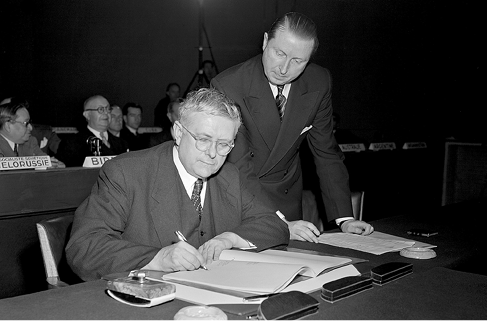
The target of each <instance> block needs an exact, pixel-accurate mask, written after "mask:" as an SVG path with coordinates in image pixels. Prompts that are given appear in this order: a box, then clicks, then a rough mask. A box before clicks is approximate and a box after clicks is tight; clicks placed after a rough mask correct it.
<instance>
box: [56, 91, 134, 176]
mask: <svg viewBox="0 0 487 321" xmlns="http://www.w3.org/2000/svg"><path fill="white" fill-rule="evenodd" d="M110 111H111V107H110V104H109V103H108V100H106V99H105V97H103V96H100V95H96V96H92V97H90V98H88V99H87V100H86V101H85V103H84V104H83V116H84V117H85V119H86V121H87V122H88V125H87V126H86V127H83V128H79V132H78V133H77V134H75V135H72V137H69V138H66V139H63V140H62V141H61V143H60V144H59V148H58V152H57V155H56V156H57V157H58V158H59V159H60V160H61V161H63V162H64V163H65V164H66V166H82V165H83V162H84V159H85V157H86V156H113V155H119V154H121V153H125V152H127V151H128V144H127V142H125V141H124V140H122V139H121V138H118V137H115V136H113V135H112V134H111V133H110V132H109V131H108V130H107V129H108V124H109V123H110Z"/></svg>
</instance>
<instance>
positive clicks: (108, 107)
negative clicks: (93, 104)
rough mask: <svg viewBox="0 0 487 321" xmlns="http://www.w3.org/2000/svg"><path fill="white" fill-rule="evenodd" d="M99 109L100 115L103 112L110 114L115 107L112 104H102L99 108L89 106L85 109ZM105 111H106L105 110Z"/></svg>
mask: <svg viewBox="0 0 487 321" xmlns="http://www.w3.org/2000/svg"><path fill="white" fill-rule="evenodd" d="M88 110H89V111H95V110H96V111H97V112H98V113H99V114H100V115H103V114H110V113H111V112H112V110H113V107H112V106H100V107H98V108H87V109H85V111H88ZM103 111H104V112H103Z"/></svg>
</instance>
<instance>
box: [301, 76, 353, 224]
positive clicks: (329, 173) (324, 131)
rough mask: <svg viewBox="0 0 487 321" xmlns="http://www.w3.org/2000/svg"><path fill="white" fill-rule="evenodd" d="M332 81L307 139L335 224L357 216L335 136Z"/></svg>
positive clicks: (329, 213) (329, 217)
mask: <svg viewBox="0 0 487 321" xmlns="http://www.w3.org/2000/svg"><path fill="white" fill-rule="evenodd" d="M328 76H329V77H330V75H329V73H328ZM328 82H329V84H330V86H329V89H328V92H327V93H326V94H325V95H324V96H323V99H322V101H321V103H320V106H319V109H318V112H317V114H316V117H315V119H314V121H313V127H312V128H311V130H309V132H308V136H307V140H308V144H309V147H310V150H311V152H312V154H313V158H314V161H315V165H316V172H317V175H318V177H319V180H320V188H321V195H322V197H323V203H324V205H325V210H326V216H327V219H328V221H331V220H334V219H337V218H340V217H353V213H352V205H351V200H350V197H351V196H350V187H349V176H348V171H347V168H346V167H345V164H344V163H343V160H344V158H345V157H344V155H343V153H342V152H341V150H340V148H339V146H338V144H337V143H336V140H335V137H334V136H333V123H332V113H333V109H332V105H331V77H330V78H329V79H328Z"/></svg>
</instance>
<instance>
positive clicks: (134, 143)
mask: <svg viewBox="0 0 487 321" xmlns="http://www.w3.org/2000/svg"><path fill="white" fill-rule="evenodd" d="M122 114H123V122H124V126H123V128H122V130H121V131H120V137H121V138H122V139H123V140H125V141H126V142H127V143H128V144H129V149H130V150H131V151H134V150H140V149H144V148H147V147H148V146H147V145H148V143H147V138H146V137H145V136H144V135H142V134H138V133H137V129H139V127H140V123H141V122H142V106H140V105H139V104H136V103H132V102H131V103H126V104H125V106H123V108H122Z"/></svg>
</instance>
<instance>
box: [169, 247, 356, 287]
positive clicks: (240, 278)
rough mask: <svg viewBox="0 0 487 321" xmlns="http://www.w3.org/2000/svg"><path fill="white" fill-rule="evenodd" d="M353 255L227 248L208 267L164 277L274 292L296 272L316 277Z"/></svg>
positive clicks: (187, 282) (214, 285)
mask: <svg viewBox="0 0 487 321" xmlns="http://www.w3.org/2000/svg"><path fill="white" fill-rule="evenodd" d="M351 261H352V260H351V259H348V258H342V257H334V256H321V255H312V254H307V253H296V252H286V251H277V250H266V251H263V252H260V253H255V252H245V251H241V250H224V251H223V252H222V254H221V255H220V260H218V261H214V262H213V263H211V264H209V265H207V266H206V267H207V268H208V270H204V269H198V270H195V271H181V272H175V273H169V274H165V275H164V276H163V277H162V278H163V280H164V281H169V282H181V283H183V284H193V285H202V286H209V287H213V288H219V289H226V290H234V291H242V292H247V293H255V294H262V293H275V292H280V291H281V290H282V289H284V288H285V287H286V286H287V285H288V284H289V283H291V281H292V280H293V279H294V278H295V277H296V276H297V275H303V276H308V277H316V276H318V275H319V274H320V273H322V272H323V271H330V270H332V269H334V268H337V267H340V266H343V265H347V264H350V263H351Z"/></svg>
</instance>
